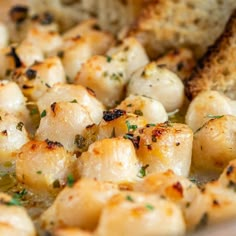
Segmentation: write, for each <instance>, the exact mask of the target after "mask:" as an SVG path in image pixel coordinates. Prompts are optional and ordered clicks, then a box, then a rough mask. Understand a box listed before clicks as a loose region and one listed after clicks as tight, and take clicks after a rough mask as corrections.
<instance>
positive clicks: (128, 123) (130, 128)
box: [125, 120, 138, 132]
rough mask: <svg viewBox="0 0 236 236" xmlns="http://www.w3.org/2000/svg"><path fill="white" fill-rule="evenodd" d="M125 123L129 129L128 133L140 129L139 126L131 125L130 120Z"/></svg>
mask: <svg viewBox="0 0 236 236" xmlns="http://www.w3.org/2000/svg"><path fill="white" fill-rule="evenodd" d="M125 123H126V126H127V129H128V132H130V131H135V130H136V129H137V128H138V126H137V125H131V124H130V122H129V121H128V120H127V121H126V122H125Z"/></svg>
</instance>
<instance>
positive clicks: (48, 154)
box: [16, 139, 75, 193]
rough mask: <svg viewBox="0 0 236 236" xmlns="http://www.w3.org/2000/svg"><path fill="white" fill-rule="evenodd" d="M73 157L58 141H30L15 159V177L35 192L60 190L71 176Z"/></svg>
mask: <svg viewBox="0 0 236 236" xmlns="http://www.w3.org/2000/svg"><path fill="white" fill-rule="evenodd" d="M74 162H75V157H74V156H73V155H72V154H71V153H69V152H68V151H66V150H65V149H64V148H63V146H62V145H61V144H60V143H58V142H53V141H50V140H48V139H47V140H46V141H30V142H28V143H26V144H25V145H24V146H23V147H22V148H21V149H20V150H19V153H18V156H17V159H16V177H17V180H18V181H19V182H20V183H23V184H25V185H26V186H28V187H29V188H30V189H32V190H34V191H35V192H40V193H45V192H47V191H48V192H54V191H58V190H60V189H61V188H62V187H63V186H65V185H66V183H67V179H68V176H73V163H74Z"/></svg>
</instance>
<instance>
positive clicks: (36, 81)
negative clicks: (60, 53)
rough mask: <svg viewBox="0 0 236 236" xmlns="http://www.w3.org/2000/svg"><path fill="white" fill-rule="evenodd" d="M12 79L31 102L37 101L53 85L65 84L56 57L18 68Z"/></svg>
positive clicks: (63, 75) (62, 69) (59, 62)
mask: <svg viewBox="0 0 236 236" xmlns="http://www.w3.org/2000/svg"><path fill="white" fill-rule="evenodd" d="M13 79H14V81H16V82H17V83H18V84H19V86H20V87H21V89H22V91H23V93H24V94H25V96H26V97H28V98H29V99H30V100H32V101H37V100H38V99H39V98H40V97H41V96H42V95H43V94H44V93H45V92H46V91H47V89H48V88H51V87H52V86H53V85H55V84H59V83H65V82H66V77H65V72H64V68H63V66H62V63H61V61H60V59H59V58H58V57H49V58H47V59H45V60H44V61H42V62H36V63H34V64H33V65H32V66H30V67H28V68H26V69H24V68H20V69H18V70H17V71H16V72H15V74H14V75H13Z"/></svg>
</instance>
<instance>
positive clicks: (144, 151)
mask: <svg viewBox="0 0 236 236" xmlns="http://www.w3.org/2000/svg"><path fill="white" fill-rule="evenodd" d="M127 138H128V139H130V140H131V141H133V143H134V145H135V147H136V153H137V156H138V159H139V160H140V162H141V163H142V168H144V169H145V172H146V174H151V173H158V172H163V171H166V170H168V169H170V170H173V172H174V173H175V174H177V175H180V176H185V177H186V176H188V174H189V169H190V165H191V157H192V143H193V133H192V131H191V129H190V128H189V127H188V126H186V125H184V124H178V123H171V124H170V123H160V124H158V125H156V126H155V125H154V126H153V125H150V124H149V125H147V127H145V128H143V129H139V130H136V132H135V134H134V136H129V135H127ZM141 177H142V176H141Z"/></svg>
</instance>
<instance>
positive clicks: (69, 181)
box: [67, 174, 75, 187]
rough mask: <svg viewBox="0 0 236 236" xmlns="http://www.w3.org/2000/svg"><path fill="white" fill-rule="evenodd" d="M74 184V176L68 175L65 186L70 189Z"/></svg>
mask: <svg viewBox="0 0 236 236" xmlns="http://www.w3.org/2000/svg"><path fill="white" fill-rule="evenodd" d="M74 183H75V179H74V176H73V175H72V174H69V175H68V176H67V186H69V187H72V186H73V185H74Z"/></svg>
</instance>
